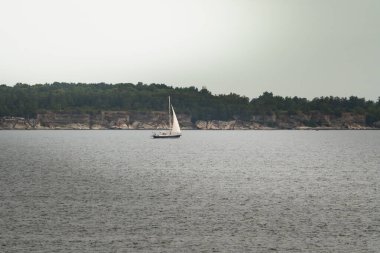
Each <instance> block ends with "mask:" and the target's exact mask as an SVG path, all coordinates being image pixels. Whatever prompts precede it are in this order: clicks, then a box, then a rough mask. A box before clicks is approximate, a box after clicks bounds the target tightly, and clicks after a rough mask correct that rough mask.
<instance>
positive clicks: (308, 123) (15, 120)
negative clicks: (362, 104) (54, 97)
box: [0, 111, 380, 130]
mask: <svg viewBox="0 0 380 253" xmlns="http://www.w3.org/2000/svg"><path fill="white" fill-rule="evenodd" d="M177 118H178V120H179V122H180V125H181V128H182V129H204V130H250V129H374V128H380V122H375V123H374V125H373V126H371V127H369V126H367V125H366V117H365V115H360V114H353V113H342V114H341V115H326V114H321V113H320V112H311V113H309V114H303V113H298V114H293V115H289V114H287V113H277V114H273V115H252V118H251V120H250V121H241V120H230V121H220V120H210V121H204V120H198V121H196V122H195V123H193V122H192V121H191V116H190V115H185V114H178V115H177ZM167 128H168V114H167V112H160V111H152V112H134V111H102V112H100V113H98V114H86V113H68V112H47V113H41V114H38V115H37V117H36V119H25V118H21V117H2V118H0V129H167Z"/></svg>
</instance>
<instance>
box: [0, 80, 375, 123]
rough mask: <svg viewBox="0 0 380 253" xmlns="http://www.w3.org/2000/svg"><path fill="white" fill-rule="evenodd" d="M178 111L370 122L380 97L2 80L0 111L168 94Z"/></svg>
mask: <svg viewBox="0 0 380 253" xmlns="http://www.w3.org/2000/svg"><path fill="white" fill-rule="evenodd" d="M168 95H170V96H171V98H172V103H173V104H174V105H175V108H176V111H177V112H178V113H184V114H188V115H191V118H192V121H193V122H195V121H197V120H231V119H241V120H250V119H251V118H252V115H273V114H278V113H282V114H283V113H287V114H289V115H293V114H297V113H310V112H312V111H318V112H320V113H323V114H330V115H331V114H333V115H336V116H339V115H341V114H342V113H345V112H351V113H356V114H361V115H365V116H366V123H367V124H368V125H369V126H370V125H372V124H373V123H374V122H377V121H379V120H380V97H379V99H378V100H377V101H371V100H366V99H364V98H358V97H356V96H351V97H349V98H346V97H343V98H341V97H333V96H326V97H319V98H314V99H312V100H308V99H306V98H300V97H296V96H295V97H281V96H276V95H274V94H273V93H271V92H264V93H263V94H262V95H260V96H259V97H257V98H253V99H251V100H250V99H249V98H248V97H245V96H241V95H238V94H235V93H230V94H226V95H213V94H212V93H211V92H210V91H208V90H207V89H206V88H202V89H198V88H196V87H194V86H191V87H175V88H174V87H171V86H167V85H165V84H154V83H153V84H149V85H148V84H143V83H141V82H139V83H138V84H132V83H118V84H106V83H92V84H85V83H63V82H55V83H52V84H35V85H28V84H23V83H18V84H16V85H14V86H7V85H0V116H14V117H25V118H28V117H31V118H32V117H35V116H36V115H37V114H38V113H43V112H46V111H65V112H73V113H74V112H75V113H90V114H91V113H98V112H99V111H101V110H116V111H120V110H133V111H164V110H167V96H168Z"/></svg>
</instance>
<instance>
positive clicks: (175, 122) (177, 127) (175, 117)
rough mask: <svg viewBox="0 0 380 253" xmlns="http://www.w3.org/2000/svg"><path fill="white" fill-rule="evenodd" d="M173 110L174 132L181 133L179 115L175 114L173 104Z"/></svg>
mask: <svg viewBox="0 0 380 253" xmlns="http://www.w3.org/2000/svg"><path fill="white" fill-rule="evenodd" d="M172 112H173V127H172V134H180V133H181V128H179V124H178V120H177V116H176V115H175V112H174V108H173V106H172Z"/></svg>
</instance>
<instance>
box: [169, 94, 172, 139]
mask: <svg viewBox="0 0 380 253" xmlns="http://www.w3.org/2000/svg"><path fill="white" fill-rule="evenodd" d="M169 129H170V132H171V131H172V119H171V114H170V96H169Z"/></svg>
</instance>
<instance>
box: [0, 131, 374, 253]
mask: <svg viewBox="0 0 380 253" xmlns="http://www.w3.org/2000/svg"><path fill="white" fill-rule="evenodd" d="M150 136H151V132H150V131H129V130H127V131H116V130H114V131H113V130H103V131H102V130H99V131H96V130H91V131H76V130H73V131H59V130H48V131H44V130H35V131H0V252H276V251H278V252H379V251H380V187H379V186H380V131H184V132H183V136H182V137H181V138H180V139H152V138H151V137H150Z"/></svg>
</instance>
